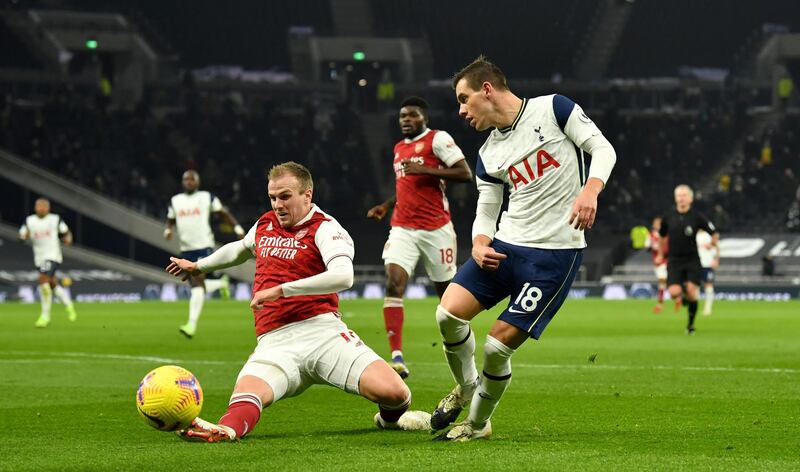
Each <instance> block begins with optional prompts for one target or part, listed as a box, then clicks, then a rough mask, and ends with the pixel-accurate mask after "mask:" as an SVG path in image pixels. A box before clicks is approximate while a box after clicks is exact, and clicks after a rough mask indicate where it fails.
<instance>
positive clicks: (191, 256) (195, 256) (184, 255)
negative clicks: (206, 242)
mask: <svg viewBox="0 0 800 472" xmlns="http://www.w3.org/2000/svg"><path fill="white" fill-rule="evenodd" d="M212 252H214V250H213V249H211V248H210V247H207V248H203V249H194V250H192V251H181V259H187V260H190V261H192V262H197V261H198V260H199V259H200V258H201V257H208V256H210V255H211V253H212Z"/></svg>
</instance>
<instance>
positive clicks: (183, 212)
mask: <svg viewBox="0 0 800 472" xmlns="http://www.w3.org/2000/svg"><path fill="white" fill-rule="evenodd" d="M178 216H179V217H186V216H200V208H181V209H180V210H178Z"/></svg>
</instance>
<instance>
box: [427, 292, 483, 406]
mask: <svg viewBox="0 0 800 472" xmlns="http://www.w3.org/2000/svg"><path fill="white" fill-rule="evenodd" d="M436 322H437V323H438V324H439V331H440V332H441V333H442V344H443V345H444V356H445V358H446V359H447V365H448V366H449V367H450V372H451V373H452V374H453V379H455V381H456V383H458V385H460V386H461V392H462V393H463V394H465V395H467V396H471V395H472V392H474V390H475V383H476V381H477V379H478V368H477V367H475V334H474V333H473V332H472V330H471V329H470V327H469V321H464V320H462V319H459V318H456V317H455V316H453V315H451V314H450V313H449V312H448V311H447V310H445V309H444V308H443V307H442V306H441V305H439V306H437V307H436Z"/></svg>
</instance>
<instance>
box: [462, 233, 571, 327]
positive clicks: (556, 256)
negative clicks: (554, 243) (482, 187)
mask: <svg viewBox="0 0 800 472" xmlns="http://www.w3.org/2000/svg"><path fill="white" fill-rule="evenodd" d="M491 246H492V247H493V248H494V250H495V251H497V252H499V253H502V254H506V255H507V256H508V258H507V259H505V260H503V261H501V262H500V266H499V267H498V269H497V270H496V271H494V272H489V271H485V270H482V269H481V268H480V267H478V264H477V263H476V262H475V261H474V260H473V259H469V260H468V261H467V262H466V263H465V264H464V265H463V266H461V268H460V269H459V270H458V273H457V274H456V276H455V277H454V278H453V282H455V283H457V284H458V285H461V286H462V287H464V288H465V289H467V290H468V291H469V292H470V293H471V294H472V295H473V296H474V297H475V298H476V299H477V300H478V302H479V303H480V304H481V306H483V308H484V309H487V310H488V309H489V308H492V307H493V306H495V305H497V304H498V303H500V302H501V301H503V300H504V299H506V298H507V297H510V298H509V300H508V306H507V307H506V309H505V310H503V312H502V313H501V314H500V316H499V317H498V319H499V320H503V321H505V322H506V323H509V324H511V325H514V326H516V327H517V328H519V329H521V330H523V331H526V332H527V333H528V334H529V335H530V337H532V338H534V339H539V336H541V334H542V332H543V331H544V329H545V328H546V327H547V325H548V324H549V323H550V320H552V319H553V317H555V315H556V313H557V312H558V309H559V308H560V307H561V305H562V304H563V303H564V300H566V298H567V295H568V294H569V289H570V287H571V286H572V282H573V281H574V280H575V276H576V275H577V273H578V269H579V268H580V265H581V262H582V261H583V249H537V248H531V247H525V246H517V245H513V244H508V243H506V242H503V241H500V240H497V239H495V240H494V241H493V242H492V244H491Z"/></svg>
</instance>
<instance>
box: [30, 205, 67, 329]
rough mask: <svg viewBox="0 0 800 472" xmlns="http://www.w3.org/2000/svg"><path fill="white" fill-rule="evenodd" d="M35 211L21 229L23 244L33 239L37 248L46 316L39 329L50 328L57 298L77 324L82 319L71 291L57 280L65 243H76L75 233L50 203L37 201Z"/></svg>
mask: <svg viewBox="0 0 800 472" xmlns="http://www.w3.org/2000/svg"><path fill="white" fill-rule="evenodd" d="M34 211H35V213H34V214H33V215H30V216H28V217H27V218H26V219H25V223H23V225H22V226H21V227H20V228H19V238H20V239H21V240H23V241H28V240H30V241H31V244H32V245H33V262H34V264H36V268H37V269H38V271H39V298H40V300H41V303H42V314H41V315H40V316H39V319H38V320H36V327H37V328H46V327H47V325H49V324H50V308H51V306H52V304H53V295H55V296H56V297H58V299H59V300H61V303H63V304H64V306H65V307H66V309H67V315H68V317H69V320H70V321H75V319H76V318H77V317H78V314H77V313H76V312H75V306H74V305H73V304H72V300H71V299H70V296H69V292H67V291H66V290H64V287H62V286H61V285H60V284H59V283H58V277H56V270H58V268H59V266H60V265H61V262H62V260H63V259H62V257H61V243H64V244H66V245H67V246H69V245H70V244H72V233H71V232H70V230H69V227H68V226H67V224H66V223H64V220H62V219H61V217H60V216H58V215H56V214H53V213H50V200H48V199H46V198H40V199H38V200H36V204H35V206H34Z"/></svg>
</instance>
